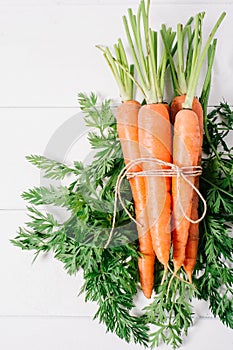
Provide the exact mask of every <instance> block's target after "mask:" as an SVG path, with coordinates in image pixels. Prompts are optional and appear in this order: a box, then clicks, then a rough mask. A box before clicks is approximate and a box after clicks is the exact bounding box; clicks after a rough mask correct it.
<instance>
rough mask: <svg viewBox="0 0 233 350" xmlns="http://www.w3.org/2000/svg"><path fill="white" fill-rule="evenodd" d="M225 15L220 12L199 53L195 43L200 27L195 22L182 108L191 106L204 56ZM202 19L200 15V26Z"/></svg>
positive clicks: (198, 46) (197, 45)
mask: <svg viewBox="0 0 233 350" xmlns="http://www.w3.org/2000/svg"><path fill="white" fill-rule="evenodd" d="M225 16H226V12H223V13H222V14H221V16H220V17H219V19H218V21H217V22H216V24H215V26H214V28H213V29H212V31H211V33H210V35H209V37H208V40H207V42H206V44H205V46H204V49H203V51H202V53H201V54H200V44H197V42H196V41H197V38H198V36H197V34H196V32H197V33H198V32H200V30H201V29H199V30H198V27H197V23H196V28H195V29H196V32H195V36H194V52H193V63H194V68H192V72H191V73H190V81H189V84H188V90H187V94H186V99H185V102H184V103H183V108H192V103H193V98H194V96H195V91H196V88H197V83H198V79H199V76H200V72H201V68H202V65H203V63H204V60H205V57H206V55H207V53H208V49H209V47H210V44H211V41H212V40H213V37H214V35H215V33H216V31H217V29H218V28H219V26H220V24H221V23H222V21H223V19H224V17H225ZM202 19H203V15H202V16H201V17H200V21H201V26H202ZM199 40H200V39H199Z"/></svg>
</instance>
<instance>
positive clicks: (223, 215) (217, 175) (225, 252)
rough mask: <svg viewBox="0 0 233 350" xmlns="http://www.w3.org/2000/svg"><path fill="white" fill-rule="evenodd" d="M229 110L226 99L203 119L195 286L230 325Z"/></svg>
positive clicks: (232, 199) (232, 115) (232, 170)
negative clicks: (202, 210) (202, 209)
mask: <svg viewBox="0 0 233 350" xmlns="http://www.w3.org/2000/svg"><path fill="white" fill-rule="evenodd" d="M232 124H233V112H232V110H231V108H230V107H229V105H228V104H227V103H226V102H222V103H221V104H220V106H218V107H216V108H214V109H213V110H212V111H211V112H210V113H209V115H208V117H207V118H206V120H205V130H206V133H205V139H204V151H205V153H206V155H205V158H204V159H203V176H202V177H201V183H200V185H201V192H202V194H203V195H204V197H205V198H206V201H207V205H208V212H207V215H206V217H205V218H204V220H203V222H202V223H201V225H200V231H201V232H200V247H199V261H198V264H197V276H198V277H197V278H196V281H195V282H196V285H197V287H198V290H199V292H200V295H199V298H202V299H204V300H208V301H209V303H210V309H211V311H212V312H213V314H214V316H218V317H219V318H220V319H221V321H222V322H223V323H224V324H226V325H227V326H229V327H231V328H233V298H232V296H233V288H232V286H233V269H232V262H233V237H232V235H231V227H232V224H233V193H232V176H233V157H232V149H231V148H229V147H228V145H227V143H226V142H225V137H226V136H227V135H228V134H229V133H230V131H231V132H232Z"/></svg>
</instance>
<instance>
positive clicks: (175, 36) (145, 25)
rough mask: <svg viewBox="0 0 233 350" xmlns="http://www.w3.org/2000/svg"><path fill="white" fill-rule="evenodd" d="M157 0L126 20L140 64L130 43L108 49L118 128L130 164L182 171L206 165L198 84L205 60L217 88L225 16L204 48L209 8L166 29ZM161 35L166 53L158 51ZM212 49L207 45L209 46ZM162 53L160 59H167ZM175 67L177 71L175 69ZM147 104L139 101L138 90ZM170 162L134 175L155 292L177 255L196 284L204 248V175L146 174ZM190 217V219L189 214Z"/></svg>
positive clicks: (142, 267)
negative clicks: (154, 12)
mask: <svg viewBox="0 0 233 350" xmlns="http://www.w3.org/2000/svg"><path fill="white" fill-rule="evenodd" d="M149 8H150V1H147V3H145V1H144V0H141V2H140V4H139V7H138V11H137V13H136V14H134V13H133V11H132V9H129V10H128V16H124V17H123V23H124V28H125V32H126V37H127V43H128V47H129V50H130V53H131V55H130V56H131V60H132V64H130V63H129V58H128V56H127V54H126V50H125V48H124V45H123V42H122V40H121V39H119V40H118V42H117V44H115V45H114V53H112V51H111V50H110V49H109V48H108V47H104V48H103V47H100V46H98V48H100V49H101V50H102V52H103V54H104V57H105V59H106V61H107V63H108V65H109V67H110V69H111V71H112V73H113V75H114V77H115V79H116V82H117V84H118V86H119V90H120V96H121V99H122V104H121V105H120V106H119V107H118V109H117V115H116V118H117V130H118V135H119V139H120V142H121V146H122V151H123V155H124V160H125V164H126V165H127V164H129V162H132V161H134V160H137V159H140V158H142V159H145V158H148V159H155V160H156V159H158V160H161V161H163V162H166V163H172V164H174V165H176V166H178V167H179V168H182V167H195V166H199V165H200V164H201V158H202V140H203V107H204V108H206V106H202V105H201V103H200V102H199V99H198V98H197V97H196V89H197V84H198V81H199V77H200V73H201V70H202V69H203V63H204V62H205V60H207V68H206V73H205V79H204V83H203V89H202V94H205V93H206V92H207V90H208V89H209V88H210V80H211V70H212V65H213V60H214V54H215V48H216V42H217V40H216V39H214V36H215V33H216V31H217V29H218V27H219V25H220V24H221V22H222V20H223V18H224V16H225V13H222V14H221V16H220V17H219V19H218V21H217V23H216V24H215V26H214V27H213V29H212V31H211V33H210V34H209V37H208V39H207V41H206V43H205V45H202V27H203V20H204V15H205V13H198V14H197V15H196V16H195V17H194V18H193V17H191V18H190V19H189V20H188V21H187V23H186V24H185V25H181V24H178V25H177V30H176V31H173V30H172V28H167V27H166V26H165V25H162V27H161V30H160V32H159V33H157V32H156V31H154V30H152V29H151V28H150V25H149ZM159 38H161V42H162V46H163V49H162V52H161V53H160V55H159V54H158V44H159V40H158V39H159ZM202 46H204V47H202ZM159 57H160V59H159ZM169 72H170V73H169ZM167 74H170V75H171V78H172V83H173V87H174V95H175V96H174V99H173V101H172V102H171V104H170V105H169V104H167V103H165V102H164V90H165V77H166V76H167ZM136 89H137V90H138V91H139V93H140V94H141V95H142V99H143V103H140V102H138V101H137V100H135V98H134V96H135V90H136ZM166 163H165V164H164V165H159V164H157V163H156V162H153V161H151V162H150V161H147V162H145V161H144V162H143V160H142V161H141V162H139V163H135V165H134V166H133V168H131V172H134V173H140V176H134V177H132V178H130V179H129V181H130V186H131V190H132V196H133V200H134V208H135V217H136V221H137V222H138V223H139V224H138V225H137V230H138V238H139V251H140V257H139V262H138V266H139V274H140V283H141V288H142V291H143V293H144V295H145V296H146V297H147V298H150V297H151V294H152V291H153V286H154V264H155V259H158V261H159V262H160V263H161V264H162V265H163V267H164V276H163V280H164V279H165V278H166V274H167V270H168V269H171V267H170V266H169V259H170V256H171V257H172V263H173V272H174V276H175V275H176V274H177V273H178V271H179V270H180V269H181V268H182V267H183V269H184V271H185V272H186V274H187V278H188V280H189V282H190V283H192V273H193V270H194V267H195V263H196V258H197V252H198V236H199V232H198V231H199V229H198V218H199V214H198V203H199V197H198V194H197V192H196V191H194V189H193V187H192V186H190V182H191V184H193V186H195V187H196V188H198V183H199V181H198V176H196V177H194V176H188V179H189V183H187V182H186V181H184V179H183V178H180V179H179V186H177V181H178V178H177V176H153V175H152V176H146V175H143V174H145V173H146V171H151V172H153V171H156V170H158V169H160V170H164V169H167V165H166ZM189 218H190V219H189Z"/></svg>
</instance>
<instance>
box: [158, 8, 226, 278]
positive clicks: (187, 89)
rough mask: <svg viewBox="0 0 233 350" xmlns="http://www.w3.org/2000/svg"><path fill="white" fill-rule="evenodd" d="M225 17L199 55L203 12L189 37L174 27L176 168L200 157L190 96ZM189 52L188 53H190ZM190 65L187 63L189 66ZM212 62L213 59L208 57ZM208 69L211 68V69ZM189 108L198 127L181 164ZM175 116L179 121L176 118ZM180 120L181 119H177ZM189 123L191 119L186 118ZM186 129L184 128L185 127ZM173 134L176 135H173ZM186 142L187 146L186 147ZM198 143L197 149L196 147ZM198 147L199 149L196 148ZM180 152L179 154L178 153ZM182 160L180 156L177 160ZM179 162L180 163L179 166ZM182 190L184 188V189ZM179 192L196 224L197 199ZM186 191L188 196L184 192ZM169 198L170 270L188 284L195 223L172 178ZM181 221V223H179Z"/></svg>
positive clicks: (198, 112) (197, 107)
mask: <svg viewBox="0 0 233 350" xmlns="http://www.w3.org/2000/svg"><path fill="white" fill-rule="evenodd" d="M224 16H225V13H223V14H222V15H221V16H220V18H219V20H218V21H217V23H216V25H215V26H214V28H213V30H212V32H211V33H210V35H209V38H208V40H207V43H206V45H205V47H204V49H203V52H202V53H201V54H200V51H201V43H202V37H201V33H202V20H203V18H204V13H201V14H198V15H197V16H196V21H195V30H194V33H193V34H191V32H190V28H189V29H187V30H186V32H185V31H182V27H181V25H178V27H177V37H178V39H177V41H178V42H177V51H178V68H177V71H176V70H175V66H174V62H173V61H172V60H171V55H170V56H169V57H170V62H171V65H172V70H171V71H172V74H173V83H175V84H174V86H175V91H176V92H177V91H179V92H181V93H182V94H181V95H180V96H176V97H175V98H174V100H173V102H172V104H171V119H172V122H173V123H174V143H173V161H174V164H176V162H177V161H178V165H179V166H186V165H200V163H201V156H202V143H203V109H202V105H201V104H200V102H199V100H198V99H197V98H196V97H194V94H195V90H196V86H197V83H198V78H199V75H200V70H201V67H202V64H203V61H204V58H205V56H206V54H207V52H208V50H212V49H211V46H210V44H211V41H212V39H213V36H214V34H215V32H216V30H217V28H218V26H219V25H220V23H221V21H222V20H223V18H224ZM186 33H188V34H189V49H188V52H189V54H188V56H187V58H186V70H185V67H184V53H183V48H184V38H185V34H186ZM165 37H166V31H165V30H164V31H163V38H164V39H165ZM215 45H216V41H215V43H214V44H213V47H214V48H213V51H214V50H215ZM190 53H191V54H190ZM189 61H190V62H191V64H190V63H189ZM212 61H213V57H212ZM211 67H212V66H211ZM209 74H210V73H209V69H208V72H207V76H208V75H209ZM187 108H188V109H190V110H191V111H190V112H192V113H194V115H195V118H196V122H198V128H197V125H196V124H195V123H194V124H193V127H194V130H193V144H192V147H193V153H192V154H191V158H190V161H191V162H189V161H188V159H185V157H183V159H182V161H181V159H180V161H179V160H178V159H176V152H177V149H176V148H177V147H178V146H177V145H176V142H178V143H179V141H177V138H178V137H181V136H182V139H183V142H184V147H185V148H187V150H188V152H189V151H191V148H190V149H189V144H188V140H186V139H185V138H186V137H185V132H186V131H185V130H183V135H182V134H181V135H180V136H179V133H180V124H181V123H182V122H181V120H182V115H184V116H183V118H184V121H183V123H184V124H185V123H186V120H187V116H186V115H187V112H186V109H187ZM178 117H179V120H178V119H177V118H178ZM190 118H192V119H193V121H194V119H195V118H193V115H190ZM180 119H181V120H180ZM190 123H191V119H190ZM187 128H188V125H187ZM197 129H199V136H198V137H197V134H196V132H197V131H195V130H197ZM176 133H178V134H177V135H176ZM186 142H187V144H186ZM198 143H199V146H198ZM198 147H199V148H198ZM180 152H181V151H180ZM196 153H197V154H198V158H197V159H196ZM181 158H182V157H181ZM179 163H180V164H179ZM192 182H193V183H194V185H195V186H196V187H197V188H198V187H199V179H198V178H196V179H195V180H193V179H192ZM185 187H186V188H185ZM180 191H181V203H182V196H184V193H185V196H186V198H188V200H190V203H189V202H188V201H187V203H182V207H184V204H185V207H184V208H185V213H186V216H187V217H190V218H191V219H192V220H193V221H196V220H197V219H198V196H197V194H196V192H194V193H193V190H192V189H191V188H189V189H188V188H187V184H184V183H182V184H181V186H180ZM187 191H188V193H186V192H187ZM172 196H173V205H174V214H173V223H174V226H175V228H174V232H173V249H174V253H173V262H174V268H175V272H177V271H178V270H179V268H180V267H181V266H182V264H184V269H185V271H186V273H187V275H188V278H189V280H190V282H191V280H192V277H191V276H192V271H193V269H194V266H195V261H196V256H197V247H198V224H196V223H191V224H190V223H189V221H188V220H187V219H186V218H182V215H181V212H180V209H178V210H177V202H178V201H177V198H178V197H177V196H178V194H177V179H173V181H172ZM182 222H183V224H182ZM185 256H186V258H185Z"/></svg>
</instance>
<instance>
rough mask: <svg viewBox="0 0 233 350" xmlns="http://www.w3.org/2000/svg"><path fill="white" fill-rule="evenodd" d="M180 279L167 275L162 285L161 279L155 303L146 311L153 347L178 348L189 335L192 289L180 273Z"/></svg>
mask: <svg viewBox="0 0 233 350" xmlns="http://www.w3.org/2000/svg"><path fill="white" fill-rule="evenodd" d="M162 273H163V271H162ZM160 277H162V276H161V272H160ZM179 277H180V278H181V279H178V278H174V276H172V274H171V273H170V272H169V273H168V275H167V278H166V280H165V282H164V283H163V284H162V285H161V280H160V284H159V285H158V286H157V288H156V295H155V297H154V300H153V301H152V303H151V304H150V305H149V306H147V307H146V308H145V311H146V313H145V316H146V317H147V320H148V322H149V323H150V324H151V325H152V328H153V329H154V328H155V330H154V331H152V333H151V334H150V343H151V347H152V348H154V347H158V346H159V345H160V344H161V343H165V344H168V345H171V346H172V348H173V349H176V348H178V347H180V346H181V344H182V342H183V336H184V335H187V334H188V330H189V328H190V326H191V325H192V314H193V312H192V305H191V303H190V302H191V300H192V298H193V295H194V293H193V292H194V287H193V286H192V285H191V284H189V283H187V282H185V281H184V280H183V279H182V272H181V273H180V276H179Z"/></svg>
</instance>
